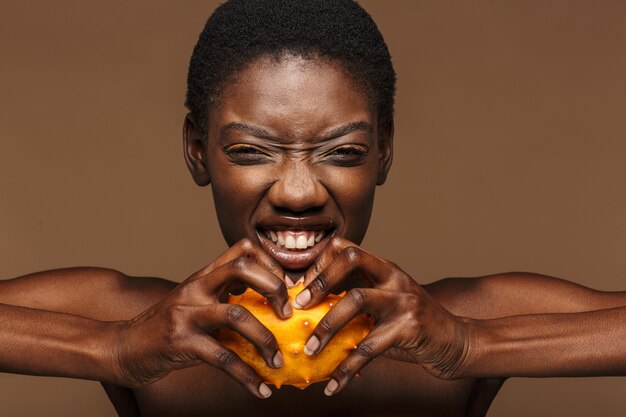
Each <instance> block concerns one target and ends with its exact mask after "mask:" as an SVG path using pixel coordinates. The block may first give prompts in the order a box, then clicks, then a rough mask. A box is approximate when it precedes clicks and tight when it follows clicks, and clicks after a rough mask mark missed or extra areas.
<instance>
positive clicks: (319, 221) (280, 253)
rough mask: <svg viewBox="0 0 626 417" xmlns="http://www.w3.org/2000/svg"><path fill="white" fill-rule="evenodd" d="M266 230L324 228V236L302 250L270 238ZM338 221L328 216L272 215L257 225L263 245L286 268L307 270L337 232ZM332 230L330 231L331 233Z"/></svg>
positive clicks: (258, 236) (258, 235)
mask: <svg viewBox="0 0 626 417" xmlns="http://www.w3.org/2000/svg"><path fill="white" fill-rule="evenodd" d="M264 230H294V231H295V230H304V231H305V230H323V231H324V238H322V240H320V241H319V242H318V243H316V244H315V245H314V246H312V247H310V248H307V249H302V250H297V251H295V250H288V249H286V248H284V247H280V246H278V245H276V244H275V243H274V242H272V241H271V240H270V239H268V238H267V237H266V236H265V234H264V233H263V231H264ZM335 230H336V223H335V221H334V220H333V219H331V218H329V217H326V216H323V217H322V216H319V217H283V216H271V217H267V218H264V219H263V220H262V221H260V222H259V223H258V225H257V229H256V233H257V238H258V239H259V242H260V244H261V247H262V248H263V249H264V250H265V251H266V252H267V253H269V254H270V256H272V257H273V258H274V259H275V260H276V261H277V262H278V263H279V264H280V265H281V266H282V267H283V269H285V270H288V271H299V270H305V269H307V268H308V267H309V266H311V265H312V264H313V262H314V261H315V259H317V257H318V256H319V255H320V254H321V253H322V251H323V250H324V247H325V246H326V244H327V243H328V241H329V240H330V238H331V237H332V236H333V235H334V234H335ZM329 231H330V233H329Z"/></svg>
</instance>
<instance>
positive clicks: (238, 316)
mask: <svg viewBox="0 0 626 417" xmlns="http://www.w3.org/2000/svg"><path fill="white" fill-rule="evenodd" d="M226 318H227V320H228V322H229V323H231V324H237V323H245V322H246V321H247V320H249V319H250V313H248V310H246V309H245V307H242V306H240V305H238V304H233V305H231V306H229V307H228V311H227V312H226Z"/></svg>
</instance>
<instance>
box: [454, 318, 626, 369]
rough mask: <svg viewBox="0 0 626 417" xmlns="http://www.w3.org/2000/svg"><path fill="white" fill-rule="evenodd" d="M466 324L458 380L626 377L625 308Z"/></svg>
mask: <svg viewBox="0 0 626 417" xmlns="http://www.w3.org/2000/svg"><path fill="white" fill-rule="evenodd" d="M467 323H468V328H469V334H470V338H469V345H468V350H467V356H466V360H465V362H464V366H463V368H462V371H461V373H462V374H463V375H462V376H472V377H512V376H529V377H556V376H596V375H626V307H617V308H612V309H605V310H596V311H588V312H580V313H564V314H534V315H521V316H512V317H504V318H498V319H489V320H475V319H467Z"/></svg>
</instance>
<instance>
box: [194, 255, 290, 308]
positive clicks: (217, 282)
mask: <svg viewBox="0 0 626 417" xmlns="http://www.w3.org/2000/svg"><path fill="white" fill-rule="evenodd" d="M204 279H205V280H206V283H205V285H206V291H208V292H209V293H211V294H216V295H217V294H224V293H225V292H226V291H227V290H228V288H229V287H230V288H232V287H233V286H234V285H237V284H239V285H241V284H243V285H245V286H246V287H250V288H252V289H253V290H255V291H257V292H258V293H259V294H261V295H263V296H264V297H265V298H267V299H268V301H269V302H270V304H271V306H272V308H273V310H274V312H275V313H276V315H277V316H278V317H280V318H282V319H286V318H289V317H291V316H292V314H293V309H292V307H291V303H290V302H289V296H288V294H287V287H286V286H285V283H284V282H283V281H282V280H281V279H280V278H278V277H277V276H276V275H274V274H273V273H271V272H269V271H268V270H267V269H265V268H263V267H262V266H260V265H259V264H257V263H256V262H255V261H254V260H252V259H250V258H236V259H234V260H233V261H231V262H229V263H227V264H225V265H222V266H221V267H219V268H218V269H216V270H215V271H213V272H212V273H211V274H210V275H208V276H206V277H205V278H204ZM218 298H219V296H218Z"/></svg>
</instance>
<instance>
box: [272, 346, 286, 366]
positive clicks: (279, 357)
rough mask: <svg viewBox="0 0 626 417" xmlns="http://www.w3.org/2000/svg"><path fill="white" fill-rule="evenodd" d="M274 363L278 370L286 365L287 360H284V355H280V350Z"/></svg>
mask: <svg viewBox="0 0 626 417" xmlns="http://www.w3.org/2000/svg"><path fill="white" fill-rule="evenodd" d="M273 362H274V366H275V367H277V368H280V367H281V366H283V365H284V364H285V360H284V359H283V354H282V353H280V350H279V351H278V352H276V355H274V360H273Z"/></svg>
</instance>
